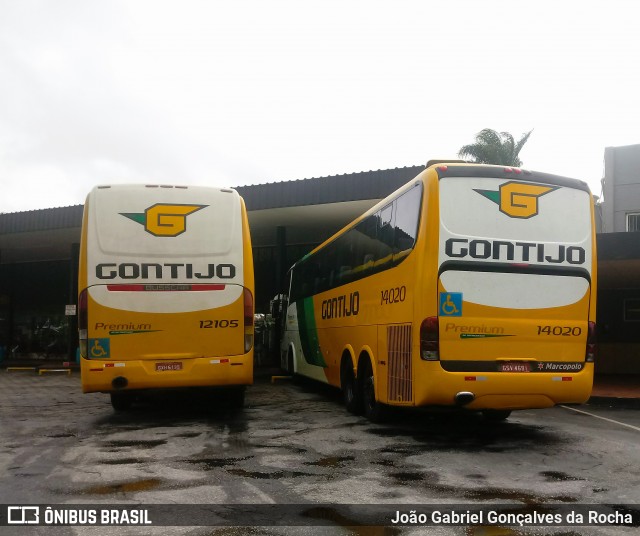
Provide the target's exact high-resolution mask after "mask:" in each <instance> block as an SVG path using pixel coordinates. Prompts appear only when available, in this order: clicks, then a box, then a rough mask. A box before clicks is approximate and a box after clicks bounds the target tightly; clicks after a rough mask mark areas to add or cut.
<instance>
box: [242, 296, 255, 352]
mask: <svg viewBox="0 0 640 536" xmlns="http://www.w3.org/2000/svg"><path fill="white" fill-rule="evenodd" d="M251 348H253V294H251V291H250V290H249V289H247V288H245V289H244V353H245V354H246V353H247V352H249V351H250V350H251Z"/></svg>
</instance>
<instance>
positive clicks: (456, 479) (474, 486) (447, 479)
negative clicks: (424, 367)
mask: <svg viewBox="0 0 640 536" xmlns="http://www.w3.org/2000/svg"><path fill="white" fill-rule="evenodd" d="M79 383H80V382H79V377H78V375H77V373H72V374H71V375H67V374H66V373H54V372H50V373H45V374H35V373H33V371H12V372H6V371H0V393H1V395H0V400H1V403H0V424H1V427H2V428H1V429H2V434H1V435H0V504H8V503H12V504H15V503H25V504H32V503H34V502H35V503H40V504H49V503H52V504H65V503H68V504H77V503H109V504H116V503H118V504H120V503H135V504H164V505H176V504H178V505H194V504H222V505H225V504H227V505H234V504H236V505H238V504H239V505H243V504H244V505H247V504H301V503H303V504H306V505H317V506H318V508H320V510H318V511H317V512H316V514H317V515H324V516H329V518H331V519H333V520H334V522H335V524H336V525H337V527H335V529H336V530H337V531H338V532H337V533H345V534H347V533H349V530H351V529H347V527H349V526H351V524H352V523H355V522H354V520H353V519H350V518H349V517H348V516H347V517H345V514H343V513H340V512H338V510H336V509H335V508H329V507H328V506H327V505H349V504H389V505H396V504H434V503H435V504H439V503H445V504H446V503H451V504H468V503H472V504H494V503H517V504H521V505H528V506H529V507H531V505H545V504H546V505H550V504H556V503H560V504H567V505H572V504H583V503H599V504H637V503H640V484H639V483H640V471H639V469H638V466H637V465H638V464H637V460H638V459H640V447H639V446H638V445H639V444H640V442H639V441H638V439H639V438H640V415H639V412H637V411H636V410H633V409H628V408H626V407H624V406H622V407H618V406H616V405H615V404H607V405H599V404H597V403H593V404H591V403H590V404H586V405H583V406H578V407H576V408H575V409H579V410H580V411H581V413H578V412H576V411H574V410H573V409H572V408H565V407H558V408H551V409H548V410H535V411H521V412H514V413H513V415H512V417H510V418H509V419H508V421H506V422H504V423H496V424H491V423H487V422H486V421H484V420H483V419H482V418H480V417H478V416H476V415H466V416H460V415H452V414H449V413H445V414H435V415H434V414H428V413H425V412H422V411H408V412H394V413H393V414H392V418H391V420H390V421H389V422H387V423H385V424H382V425H376V424H372V423H369V422H368V421H367V420H366V419H364V418H362V417H357V416H353V415H351V414H349V413H347V412H346V410H345V409H344V408H343V407H342V404H341V402H340V396H339V393H338V392H337V391H336V390H334V389H331V388H327V387H325V386H321V385H318V384H315V383H312V382H306V381H301V382H292V381H291V380H289V379H285V378H281V379H277V380H275V381H273V382H272V381H271V377H270V375H269V374H261V375H259V377H258V378H257V381H256V384H255V385H254V386H253V387H252V388H250V389H249V391H248V394H247V404H246V407H245V409H244V410H242V411H240V412H235V411H233V410H231V409H229V408H227V407H226V406H225V401H224V399H222V398H220V397H216V396H211V395H208V394H207V395H204V394H197V395H194V394H171V395H166V394H163V395H157V396H152V397H149V398H148V399H146V400H144V401H142V403H141V404H139V405H137V406H136V407H134V408H133V409H132V410H131V411H130V412H126V413H119V414H116V413H114V412H113V410H112V408H111V405H110V403H109V399H108V396H106V395H102V394H88V395H83V394H82V393H81V392H80V385H79ZM618 392H620V391H618ZM602 398H603V397H600V398H599V399H598V400H600V399H602ZM619 398H622V397H619V396H616V397H610V399H612V400H614V399H619ZM598 400H596V401H595V402H597V401H598ZM323 508H324V510H323ZM313 528H314V529H317V528H318V527H313ZM47 529H48V528H47ZM303 529H304V527H296V530H295V531H294V532H293V533H301V530H303ZM387 529H388V530H394V531H396V532H378V533H379V534H383V533H384V534H396V533H399V532H398V531H399V530H400V529H398V528H397V527H395V528H393V527H391V528H389V527H387ZM48 530H50V529H48ZM60 530H62V529H60ZM65 530H66V531H67V532H64V533H65V534H84V532H83V530H81V529H80V528H67V529H65ZM96 530H97V529H96ZM225 530H226V531H227V532H224V531H225ZM228 530H229V529H228V528H224V529H223V528H220V527H217V528H216V527H207V528H205V529H202V530H201V531H200V532H190V531H188V530H187V529H186V528H172V529H171V531H170V532H171V533H172V534H180V533H184V534H192V533H193V534H220V535H223V534H224V535H226V534H231V533H232V532H228ZM252 530H253V532H251V531H249V533H253V534H258V533H259V534H280V533H283V532H282V531H281V529H278V528H275V527H267V528H262V529H260V531H258V529H252ZM403 530H404V532H406V531H407V530H409V529H403ZM432 530H440V529H432ZM478 530H479V529H477V530H476V529H472V528H462V527H456V528H449V529H447V530H446V531H444V532H439V533H441V534H466V535H469V534H474V535H475V534H482V533H481V532H478ZM505 530H506V531H507V532H500V533H498V532H495V531H494V532H486V533H487V534H489V533H490V534H529V533H532V534H533V533H534V532H526V531H522V530H518V531H516V532H514V531H511V532H508V531H509V530H511V529H505ZM181 531H182V532H181ZM625 531H630V532H629V533H630V534H631V533H633V529H626V528H622V527H600V528H599V529H598V531H596V532H589V529H588V528H587V529H581V530H580V532H572V533H571V534H621V533H625ZM113 533H114V534H116V533H117V532H113ZM158 533H162V532H158ZM167 533H168V532H167ZM309 533H312V532H309ZM333 533H335V532H333ZM352 533H353V532H352ZM365 533H366V532H361V534H365ZM429 533H430V534H431V533H435V532H429ZM535 533H536V534H538V533H541V532H535ZM542 533H544V531H543V532H542ZM127 534H136V532H128V533H127ZM564 534H569V533H567V532H566V531H565V532H564Z"/></svg>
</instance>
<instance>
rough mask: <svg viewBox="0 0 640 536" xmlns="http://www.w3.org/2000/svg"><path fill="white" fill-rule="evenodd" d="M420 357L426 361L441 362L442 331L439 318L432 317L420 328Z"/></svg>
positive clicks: (425, 320) (423, 322)
mask: <svg viewBox="0 0 640 536" xmlns="http://www.w3.org/2000/svg"><path fill="white" fill-rule="evenodd" d="M420 357H421V358H422V359H423V360H425V361H439V360H440V331H439V323H438V317H437V316H430V317H428V318H425V319H424V320H423V321H422V325H421V326H420Z"/></svg>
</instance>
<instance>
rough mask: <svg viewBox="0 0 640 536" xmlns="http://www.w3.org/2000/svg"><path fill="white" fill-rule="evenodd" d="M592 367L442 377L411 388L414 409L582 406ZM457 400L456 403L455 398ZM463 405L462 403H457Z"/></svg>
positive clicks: (513, 408)
mask: <svg viewBox="0 0 640 536" xmlns="http://www.w3.org/2000/svg"><path fill="white" fill-rule="evenodd" d="M592 387H593V363H587V364H586V366H585V368H584V369H583V370H582V371H580V372H577V373H565V374H563V373H530V374H527V373H510V374H508V375H507V374H505V373H482V374H476V373H458V372H449V373H445V377H444V378H442V377H440V381H438V382H437V383H435V382H434V383H431V382H425V384H424V386H422V387H421V388H420V387H418V386H414V392H415V405H416V406H429V405H443V406H454V407H456V406H457V407H461V408H465V409H470V410H482V409H507V410H515V409H535V408H548V407H552V406H555V405H557V404H582V403H584V402H586V401H587V400H588V399H589V397H590V396H591V389H592ZM460 393H463V394H464V395H467V394H472V395H473V396H460V397H458V402H456V395H458V394H460ZM460 402H463V403H460Z"/></svg>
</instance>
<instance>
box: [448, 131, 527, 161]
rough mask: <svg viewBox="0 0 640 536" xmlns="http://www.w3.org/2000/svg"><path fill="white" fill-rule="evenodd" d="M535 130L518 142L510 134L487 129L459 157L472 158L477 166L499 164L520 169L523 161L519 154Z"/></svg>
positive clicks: (461, 151) (524, 135)
mask: <svg viewBox="0 0 640 536" xmlns="http://www.w3.org/2000/svg"><path fill="white" fill-rule="evenodd" d="M532 132H533V130H530V131H529V132H527V133H525V134H523V135H522V137H521V138H520V139H519V140H518V141H517V142H516V141H515V140H514V139H513V136H512V135H511V134H509V132H496V131H495V130H493V129H490V128H485V129H483V130H481V131H480V132H478V134H476V142H475V143H471V144H469V145H463V146H462V148H461V149H460V151H459V152H458V156H459V157H460V158H471V159H472V160H471V161H472V162H474V163H476V164H498V165H502V166H514V167H520V166H521V165H522V160H520V158H518V154H520V151H521V150H522V147H523V146H524V144H525V143H526V142H527V140H528V139H529V136H530V135H531V133H532Z"/></svg>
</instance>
